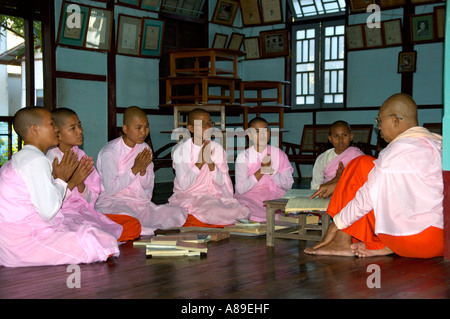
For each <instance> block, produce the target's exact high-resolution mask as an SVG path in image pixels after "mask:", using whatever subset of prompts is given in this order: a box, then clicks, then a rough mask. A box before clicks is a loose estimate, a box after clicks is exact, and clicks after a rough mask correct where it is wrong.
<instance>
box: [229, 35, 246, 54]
mask: <svg viewBox="0 0 450 319" xmlns="http://www.w3.org/2000/svg"><path fill="white" fill-rule="evenodd" d="M243 41H244V35H243V34H241V33H236V32H233V33H232V34H231V37H230V41H228V46H227V49H228V50H238V51H239V50H240V49H241V46H242V42H243Z"/></svg>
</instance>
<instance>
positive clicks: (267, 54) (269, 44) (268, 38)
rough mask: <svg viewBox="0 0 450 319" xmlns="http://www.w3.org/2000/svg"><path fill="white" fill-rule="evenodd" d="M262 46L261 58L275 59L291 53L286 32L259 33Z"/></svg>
mask: <svg viewBox="0 0 450 319" xmlns="http://www.w3.org/2000/svg"><path fill="white" fill-rule="evenodd" d="M259 38H260V44H261V56H262V57H263V58H273V57H279V56H286V55H288V53H289V43H288V41H287V31H286V30H284V29H283V30H271V31H261V32H260V33H259Z"/></svg>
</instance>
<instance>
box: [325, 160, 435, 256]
mask: <svg viewBox="0 0 450 319" xmlns="http://www.w3.org/2000/svg"><path fill="white" fill-rule="evenodd" d="M374 160H375V159H374V158H373V157H371V156H367V155H364V156H360V157H358V158H356V159H354V160H352V161H351V162H350V163H349V164H348V165H347V166H346V168H345V170H344V173H343V174H342V176H341V178H340V180H339V182H338V184H337V185H336V188H335V190H334V193H333V196H332V198H331V200H330V204H329V206H328V209H327V213H328V214H329V215H330V216H331V217H334V216H335V215H336V214H338V213H339V212H340V211H341V210H342V209H343V208H344V207H345V206H346V205H347V204H348V203H349V202H350V201H351V200H352V199H353V198H354V197H355V194H356V192H357V191H358V190H359V188H360V187H361V186H362V185H364V183H365V182H366V181H367V179H368V175H369V173H370V171H371V170H372V169H373V167H374V163H373V161H374ZM375 222H376V220H375V214H374V211H373V210H371V211H370V212H369V213H367V214H366V215H364V216H363V217H362V218H360V219H359V220H357V221H356V222H354V223H353V224H352V225H350V226H348V227H347V228H344V229H341V230H342V231H344V232H345V233H347V234H349V235H351V236H352V237H353V241H354V242H357V241H361V242H364V243H365V245H366V248H367V249H369V250H376V249H382V248H384V247H385V246H387V247H389V248H390V249H391V250H392V251H393V252H394V253H396V254H397V255H400V256H403V257H413V258H431V257H436V256H443V252H444V247H443V245H444V232H443V229H441V228H438V227H434V226H430V227H428V228H426V229H425V230H423V231H422V232H420V233H418V234H414V235H409V236H392V235H387V234H383V233H379V234H377V235H376V234H375Z"/></svg>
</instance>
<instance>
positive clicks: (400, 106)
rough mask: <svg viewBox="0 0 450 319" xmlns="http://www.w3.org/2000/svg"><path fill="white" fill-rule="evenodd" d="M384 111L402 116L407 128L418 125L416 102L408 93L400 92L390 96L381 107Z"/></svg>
mask: <svg viewBox="0 0 450 319" xmlns="http://www.w3.org/2000/svg"><path fill="white" fill-rule="evenodd" d="M382 112H383V113H384V114H398V115H400V116H402V117H403V120H404V123H405V125H406V126H407V128H410V127H413V126H417V125H418V119H417V105H416V102H414V100H413V99H412V98H411V97H410V96H409V95H407V94H404V93H398V94H394V95H392V96H391V97H389V98H388V99H387V100H386V101H385V102H384V103H383V105H382V106H381V108H380V113H382Z"/></svg>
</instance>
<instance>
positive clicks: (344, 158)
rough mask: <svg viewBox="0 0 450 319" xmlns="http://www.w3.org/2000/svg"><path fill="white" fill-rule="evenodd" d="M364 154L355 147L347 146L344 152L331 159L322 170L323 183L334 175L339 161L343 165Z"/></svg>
mask: <svg viewBox="0 0 450 319" xmlns="http://www.w3.org/2000/svg"><path fill="white" fill-rule="evenodd" d="M361 155H364V153H363V152H362V151H361V150H360V149H359V148H357V147H353V146H351V147H349V148H347V149H346V150H345V151H344V152H342V153H341V154H339V155H338V156H336V157H335V158H334V159H332V160H331V161H330V162H329V163H328V165H327V166H326V167H325V170H324V174H323V175H324V181H323V182H324V183H326V182H329V181H330V180H332V179H333V178H334V177H335V176H336V171H337V169H338V167H339V163H340V162H342V164H343V165H344V166H346V165H347V164H348V162H350V161H351V160H352V159H354V158H356V157H358V156H361Z"/></svg>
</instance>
